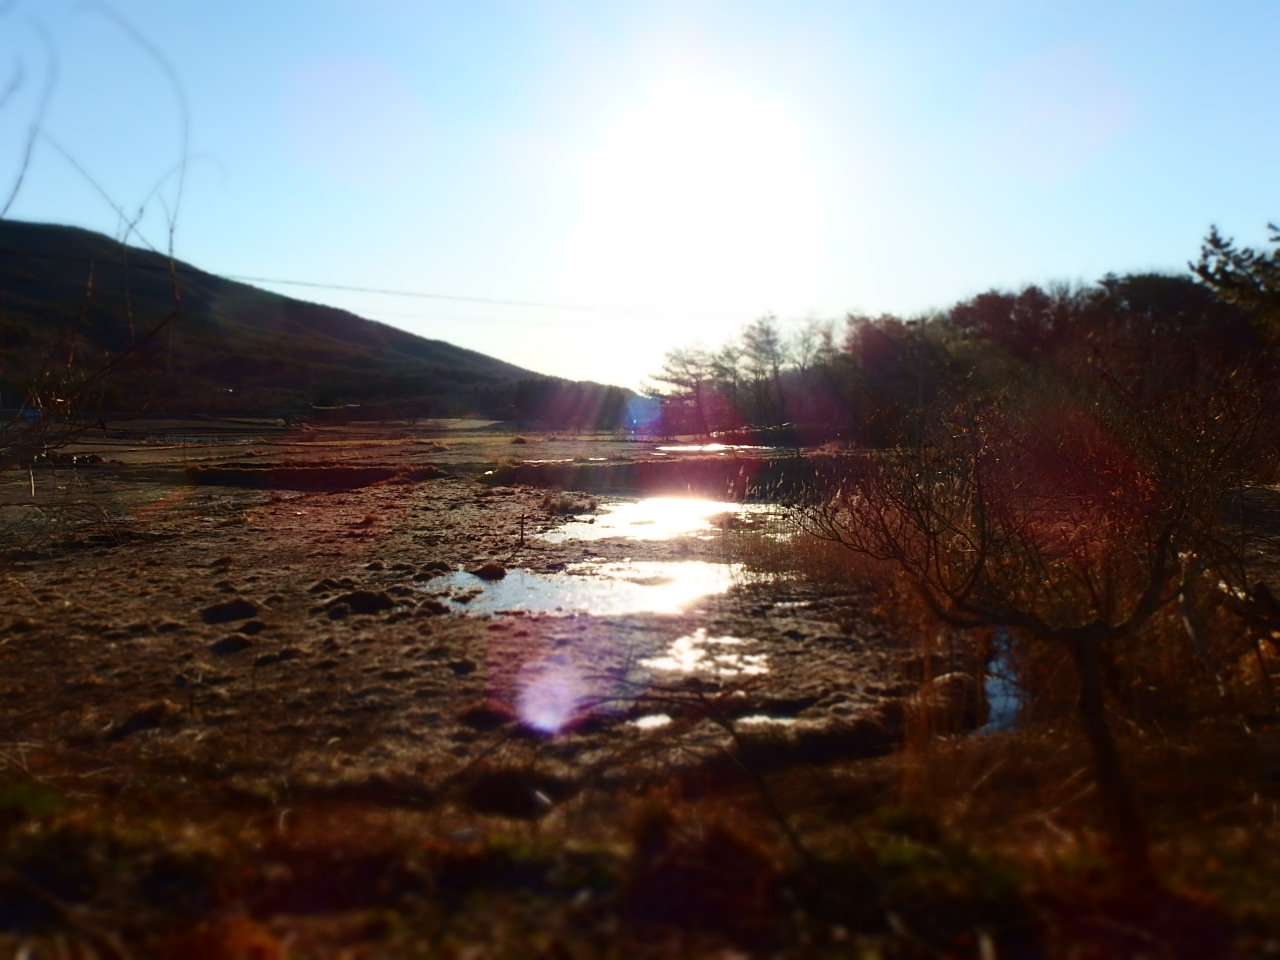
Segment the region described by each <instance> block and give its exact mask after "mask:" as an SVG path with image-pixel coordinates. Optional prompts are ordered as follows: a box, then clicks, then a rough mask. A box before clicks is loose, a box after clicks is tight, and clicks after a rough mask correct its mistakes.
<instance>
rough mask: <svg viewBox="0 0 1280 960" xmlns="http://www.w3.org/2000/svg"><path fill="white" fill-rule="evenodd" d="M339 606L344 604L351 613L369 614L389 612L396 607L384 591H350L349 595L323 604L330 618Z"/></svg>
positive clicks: (343, 595) (345, 594) (346, 594)
mask: <svg viewBox="0 0 1280 960" xmlns="http://www.w3.org/2000/svg"><path fill="white" fill-rule="evenodd" d="M339 604H346V606H347V608H348V609H349V610H350V611H351V612H352V613H363V614H371V613H381V612H382V611H383V610H390V609H392V608H393V607H394V606H395V605H396V602H395V600H393V599H391V595H390V594H388V593H387V592H386V591H384V590H352V591H351V592H350V593H344V594H342V595H341V596H338V597H335V598H334V599H332V600H330V601H329V602H328V603H327V604H325V607H326V608H327V609H328V610H329V615H330V617H332V616H333V610H334V608H335V607H337V606H338V605H339ZM335 619H336V618H335Z"/></svg>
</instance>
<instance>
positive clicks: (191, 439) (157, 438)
mask: <svg viewBox="0 0 1280 960" xmlns="http://www.w3.org/2000/svg"><path fill="white" fill-rule="evenodd" d="M143 443H173V444H188V443H191V444H202V445H203V444H219V445H229V444H249V443H262V438H261V437H198V436H179V435H174V434H152V435H150V436H148V437H147V438H146V440H144V441H143Z"/></svg>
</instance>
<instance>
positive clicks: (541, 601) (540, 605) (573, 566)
mask: <svg viewBox="0 0 1280 960" xmlns="http://www.w3.org/2000/svg"><path fill="white" fill-rule="evenodd" d="M742 575H743V574H742V565H741V564H731V563H707V562H704V561H701V560H682V561H676V562H661V561H633V560H626V561H621V562H613V563H605V562H597V561H588V560H584V561H582V562H580V563H569V564H566V565H565V568H564V570H563V571H559V572H554V573H535V572H534V571H532V570H520V569H510V570H508V571H507V575H506V577H504V578H503V579H501V580H497V581H492V582H486V581H483V580H480V579H479V578H478V577H476V576H474V575H472V574H470V573H464V572H462V571H457V572H455V573H452V574H450V575H449V576H447V577H443V578H437V579H435V580H432V581H431V582H430V584H429V589H430V591H431V592H432V593H433V594H436V595H437V596H439V597H440V599H441V600H443V601H444V602H445V603H446V604H448V605H449V606H450V607H452V608H453V609H454V610H455V611H457V612H459V613H474V614H481V615H487V614H495V613H501V612H503V611H507V610H522V611H525V612H527V613H552V614H563V615H566V616H568V615H570V614H574V613H591V614H595V615H597V616H620V615H623V614H632V613H668V614H677V613H682V612H684V611H685V609H686V608H687V607H689V606H690V605H692V604H693V603H694V602H696V601H697V600H699V599H701V598H702V597H706V596H710V595H712V594H717V593H724V592H725V591H726V590H728V589H729V587H731V586H732V585H733V583H734V582H735V578H737V577H741V576H742Z"/></svg>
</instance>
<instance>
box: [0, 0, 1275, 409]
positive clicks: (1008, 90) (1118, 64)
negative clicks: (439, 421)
mask: <svg viewBox="0 0 1280 960" xmlns="http://www.w3.org/2000/svg"><path fill="white" fill-rule="evenodd" d="M0 23H4V24H5V25H6V26H7V27H8V28H9V29H7V30H5V31H3V34H4V36H3V37H2V38H0V70H3V72H4V73H5V74H6V75H7V76H9V77H12V78H14V79H13V80H12V81H11V83H12V85H13V87H12V89H13V92H12V95H11V96H10V97H9V99H7V100H5V101H4V102H3V106H2V107H0V131H2V133H0V143H4V144H7V146H6V147H5V148H4V150H3V151H0V197H3V198H6V199H7V198H8V196H9V194H10V193H11V192H12V191H13V190H14V189H15V188H17V193H16V197H15V199H14V201H13V203H12V205H11V207H10V209H9V210H8V211H7V213H6V214H5V216H7V217H9V218H12V219H23V220H34V221H43V222H54V223H66V224H70V225H74V226H82V227H86V228H88V229H93V230H98V231H100V232H103V233H107V234H109V235H113V236H117V237H120V238H122V239H127V240H129V242H133V243H138V244H140V245H145V244H146V243H150V244H152V245H155V246H157V247H159V248H161V249H165V248H167V246H168V243H169V236H168V233H169V227H170V220H171V218H172V222H173V224H174V235H173V253H174V255H175V256H176V257H177V258H178V259H180V260H183V261H185V262H188V263H190V264H192V265H193V266H195V267H198V268H199V269H201V270H206V271H209V272H211V273H215V274H219V275H222V276H226V277H228V278H232V279H239V280H245V281H247V282H251V283H254V285H255V286H261V287H263V288H265V289H268V290H273V291H275V292H278V293H283V294H285V295H287V296H291V297H295V298H297V299H304V300H310V301H312V302H316V303H323V304H327V305H330V306H335V307H338V308H341V309H344V310H349V311H351V312H353V313H356V314H358V315H360V316H362V317H366V318H368V319H371V320H377V321H380V322H383V323H388V324H390V325H392V326H395V327H398V328H400V329H404V330H408V331H409V332H411V333H415V334H418V335H419V336H423V337H426V338H429V339H435V340H444V341H447V342H449V343H452V344H454V345H456V346H459V347H464V348H466V349H471V350H477V351H479V352H481V353H485V354H488V355H490V356H493V357H496V358H498V359H501V360H505V361H507V362H509V363H514V364H516V365H518V366H521V367H525V368H528V369H531V370H535V371H537V372H539V373H543V374H546V375H549V376H559V377H565V378H568V379H573V380H593V381H596V382H601V383H614V384H617V385H620V386H624V387H628V388H632V389H637V388H639V387H641V386H642V385H643V383H644V382H645V380H646V379H647V378H648V377H649V376H650V375H651V374H653V373H655V372H656V371H657V370H658V369H659V367H660V366H661V362H662V358H663V356H664V354H665V353H666V352H667V351H669V350H672V349H676V348H682V347H687V346H691V345H693V344H695V343H699V342H700V343H702V344H704V345H707V346H710V347H716V346H718V345H720V344H721V343H723V342H724V341H726V340H728V339H730V338H731V337H734V336H736V334H737V333H738V332H739V331H740V330H741V329H742V328H743V327H744V326H745V325H746V324H748V323H750V322H751V321H753V320H755V319H757V318H759V317H761V316H764V315H766V314H773V315H776V316H777V317H778V319H779V321H780V322H781V324H782V326H783V329H784V330H791V329H794V322H795V321H807V320H809V319H811V318H817V319H833V320H839V319H840V318H841V317H843V316H844V315H845V314H846V313H849V312H858V313H867V314H873V315H874V314H880V313H892V314H896V315H899V316H912V315H922V314H926V313H929V312H931V311H933V310H938V309H946V308H947V307H949V306H951V305H952V304H954V303H956V302H958V301H962V300H964V299H967V298H969V297H972V296H974V295H976V294H978V293H981V292H983V291H985V290H988V289H992V288H998V289H1016V288H1020V287H1022V286H1024V285H1026V284H1030V283H1039V284H1045V283H1049V282H1053V281H1057V280H1067V281H1074V282H1085V283H1090V282H1093V281H1096V280H1097V279H1098V278H1100V277H1101V276H1102V275H1103V274H1105V273H1108V272H1116V273H1130V272H1145V271H1160V272H1185V269H1186V264H1187V261H1189V260H1193V259H1195V257H1196V255H1197V254H1198V251H1199V247H1200V242H1201V241H1202V240H1203V238H1204V236H1205V235H1206V234H1207V233H1208V230H1209V228H1210V226H1211V225H1213V224H1216V225H1217V226H1218V227H1219V228H1220V229H1221V230H1222V232H1223V233H1224V234H1226V235H1228V236H1235V237H1237V238H1238V239H1239V240H1240V242H1241V243H1244V244H1249V245H1254V246H1257V245H1259V244H1260V243H1261V242H1262V240H1263V239H1264V235H1265V228H1266V224H1267V222H1268V221H1269V220H1275V219H1276V217H1277V212H1276V211H1275V209H1274V208H1271V209H1268V208H1267V206H1266V204H1268V203H1271V202H1273V200H1272V197H1271V191H1270V190H1269V189H1268V188H1269V186H1270V184H1271V183H1272V181H1273V179H1274V177H1273V171H1271V170H1270V168H1269V164H1270V162H1271V161H1270V158H1271V157H1274V156H1275V154H1276V151H1277V147H1280V132H1277V131H1276V130H1275V129H1274V127H1273V126H1269V125H1268V124H1266V122H1265V120H1264V119H1260V118H1265V117H1266V116H1267V114H1266V99H1265V98H1266V96H1267V91H1268V90H1269V89H1270V87H1269V80H1270V78H1269V75H1268V66H1269V60H1268V53H1269V50H1268V43H1269V40H1270V38H1271V37H1272V36H1274V35H1275V28H1276V27H1278V26H1280V8H1276V7H1273V6H1272V5H1270V4H1266V3H1263V2H1260V0H1259V2H1237V3H1232V4H1228V5H1223V4H1218V5H1210V4H1209V3H1206V2H1192V0H1186V2H1181V3H1178V4H1175V5H1169V4H1164V3H1156V2H1130V3H1125V4H1121V5H1116V4H1103V3H1101V2H1094V0H1089V2H1075V0H1056V2H1046V3H1043V4H1039V5H1037V6H1036V7H1035V8H1034V9H1027V8H1025V7H1024V6H1022V5H1018V4H1015V3H1012V2H987V3H983V4H981V5H979V6H976V7H975V6H974V5H969V6H967V7H965V8H964V9H963V10H960V9H956V8H952V7H951V6H950V5H948V4H944V3H941V2H931V3H918V4H913V5H911V7H910V9H908V8H907V7H906V6H905V5H902V6H899V5H894V6H893V7H890V6H889V5H885V4H881V3H878V2H874V0H868V2H864V3H856V4H844V3H836V2H823V0H811V2H805V3H798V4H790V5H787V6H786V7H785V8H784V7H782V6H781V5H778V6H774V5H771V4H768V3H753V4H750V5H748V6H746V7H743V6H742V5H740V4H730V3H727V2H717V0H704V2H675V0H673V2H664V3H659V4H653V5H646V6H644V7H643V8H634V9H624V8H615V9H609V10H600V9H596V8H595V7H593V6H592V5H588V4H584V3H576V2H545V3H538V4H531V5H520V4H516V3H512V2H498V0H493V2H485V3H477V4H470V5H467V6H466V7H458V8H454V7H452V6H449V5H445V4H437V5H430V6H421V7H420V6H418V5H414V4H408V3H403V2H400V0H378V2H372V3H370V2H365V3H360V4H357V3H354V2H352V0H326V2H324V3H318V4H311V5H307V6H306V7H302V6H301V5H292V4H291V5H288V6H287V8H281V7H272V8H270V9H266V10H263V9H259V8H258V7H250V6H249V5H247V4H245V3H243V0H233V2H229V3H227V4H223V5H220V6H219V8H218V10H217V11H213V10H194V9H190V8H186V7H182V8H174V7H172V6H171V5H166V4H163V3H161V2H159V0H132V2H121V3H117V4H112V5H88V6H84V5H82V4H79V3H78V2H72V0H58V2H54V3H50V2H45V3H43V4H41V5H40V6H39V7H37V6H36V5H35V4H33V3H31V2H22V0H18V2H16V3H13V4H11V5H9V6H8V7H6V8H5V9H4V11H3V12H0ZM42 31H43V33H42ZM45 36H47V38H48V39H47V42H46V41H45V40H44V39H42V37H45ZM1189 64H1190V65H1193V66H1192V67H1190V68H1189V67H1188V65H1189ZM46 89H48V90H50V91H51V93H50V97H49V100H48V108H47V110H44V111H43V112H42V110H41V103H42V100H43V97H44V91H45V90H46ZM1224 91H1226V93H1227V95H1224ZM32 129H38V131H39V133H38V136H36V137H35V138H34V139H33V140H31V153H30V162H29V164H26V165H25V166H24V156H25V155H26V147H27V143H28V131H30V130H32ZM184 161H185V162H184ZM3 202H4V200H3V199H0V204H3ZM135 215H137V217H138V222H137V231H136V233H131V234H129V235H128V236H126V235H125V234H126V232H127V231H126V230H125V228H124V224H125V223H126V222H127V221H128V220H131V219H133V218H134V216H135ZM255 278H256V279H255ZM264 281H265V282H264ZM271 281H274V282H271ZM286 281H287V282H286ZM344 286H345V287H357V288H363V291H357V290H341V289H336V288H337V287H344ZM374 290H381V291H388V292H384V293H375V292H370V291H374Z"/></svg>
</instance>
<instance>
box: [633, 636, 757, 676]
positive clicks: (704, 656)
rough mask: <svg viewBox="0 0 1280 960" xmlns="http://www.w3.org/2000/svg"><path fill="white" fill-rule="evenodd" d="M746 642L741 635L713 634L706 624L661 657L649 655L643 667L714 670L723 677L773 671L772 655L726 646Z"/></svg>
mask: <svg viewBox="0 0 1280 960" xmlns="http://www.w3.org/2000/svg"><path fill="white" fill-rule="evenodd" d="M741 643H742V640H741V639H739V638H738V637H709V636H707V631H706V628H705V627H699V628H698V629H697V630H695V631H694V632H693V633H691V634H689V635H687V636H683V637H679V638H677V639H676V640H673V641H672V642H671V645H670V646H668V647H667V652H666V653H665V654H663V655H662V656H660V657H648V658H645V659H643V660H641V661H640V666H642V667H648V668H649V669H651V670H666V671H670V672H673V673H697V672H707V673H714V674H717V675H718V676H722V677H745V676H756V675H759V674H762V673H768V672H769V663H768V660H769V658H768V656H767V655H766V654H763V653H740V652H737V651H735V650H730V649H726V648H730V647H735V646H738V645H740V644H741Z"/></svg>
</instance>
